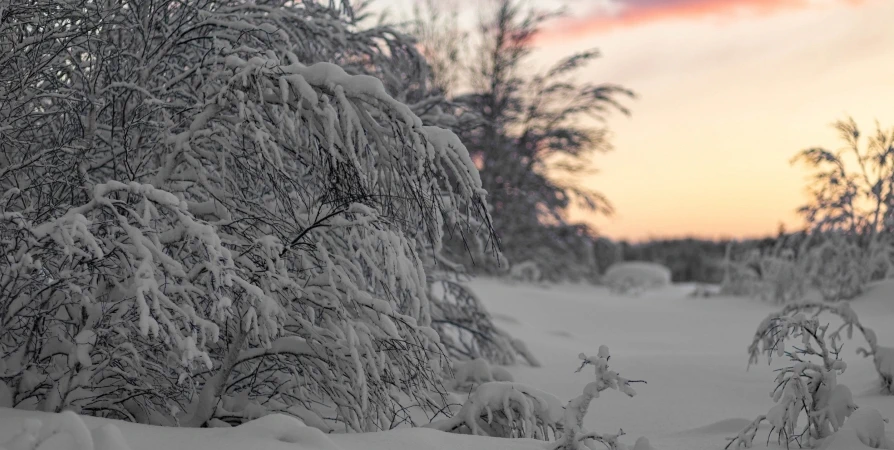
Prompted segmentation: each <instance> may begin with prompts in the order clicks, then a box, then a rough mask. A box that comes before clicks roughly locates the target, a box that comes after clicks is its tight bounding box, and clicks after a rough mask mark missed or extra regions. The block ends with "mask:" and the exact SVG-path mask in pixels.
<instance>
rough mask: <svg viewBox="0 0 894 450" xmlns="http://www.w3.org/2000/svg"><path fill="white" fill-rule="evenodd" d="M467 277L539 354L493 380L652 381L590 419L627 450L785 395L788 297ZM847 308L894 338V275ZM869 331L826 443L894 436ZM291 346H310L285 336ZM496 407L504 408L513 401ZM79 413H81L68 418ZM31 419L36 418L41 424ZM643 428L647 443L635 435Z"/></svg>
mask: <svg viewBox="0 0 894 450" xmlns="http://www.w3.org/2000/svg"><path fill="white" fill-rule="evenodd" d="M470 285H471V287H472V288H473V289H474V290H475V292H476V294H478V295H479V296H480V298H481V300H482V301H483V302H484V303H485V305H486V306H487V307H488V308H489V309H490V310H491V311H493V312H494V320H495V322H496V323H497V325H499V326H500V327H501V328H504V329H505V330H506V331H507V332H509V333H511V334H512V335H513V336H515V337H517V338H519V339H520V340H522V341H525V342H527V344H528V347H529V349H530V351H531V352H532V353H533V354H534V355H536V356H537V358H538V359H539V360H540V362H541V363H542V367H529V366H527V365H516V366H510V367H501V369H505V370H508V372H509V373H511V375H512V377H513V378H514V380H515V381H514V382H513V383H506V382H492V381H491V383H494V384H493V387H492V388H488V390H491V391H493V392H497V394H500V395H503V394H505V392H506V390H507V389H509V388H510V386H517V385H525V386H530V387H532V388H536V389H537V391H536V392H535V391H528V393H529V394H535V395H533V396H525V397H524V398H525V400H524V401H525V403H526V404H527V405H528V406H530V407H533V408H540V412H541V413H542V414H543V415H544V416H546V417H549V416H555V415H556V414H558V413H559V411H557V410H556V407H557V406H556V405H562V406H565V404H566V403H567V402H568V401H569V400H571V399H574V398H575V397H577V396H579V395H580V393H581V391H582V390H583V388H584V387H585V386H586V385H587V383H588V382H590V381H592V379H593V375H592V372H590V371H589V370H583V371H581V372H579V373H575V371H574V369H575V368H577V367H578V366H579V365H580V362H581V360H580V359H579V354H580V353H581V352H585V353H586V354H587V355H592V354H597V356H596V357H598V356H599V354H598V353H599V348H600V347H599V346H600V345H606V346H608V347H610V348H611V354H612V358H611V368H612V370H615V371H617V372H619V373H620V374H621V375H622V376H626V377H628V378H638V379H639V378H641V379H645V380H646V381H647V382H648V384H639V385H637V386H636V390H637V392H638V395H637V396H636V397H633V398H630V397H627V396H625V395H616V394H617V393H613V394H614V395H601V396H599V397H598V398H594V399H593V401H592V404H591V405H590V407H589V411H588V414H587V415H586V416H585V418H584V421H583V425H584V426H585V427H586V428H587V429H588V430H594V431H597V432H615V431H616V430H619V429H623V430H624V432H625V434H626V435H625V436H622V437H621V438H620V440H621V441H622V442H624V443H626V444H627V446H628V447H629V448H635V449H648V448H654V449H657V450H698V449H722V448H723V447H724V445H726V443H727V442H728V441H727V440H726V438H728V437H732V436H735V435H736V434H737V433H738V432H739V431H740V430H742V429H743V428H744V427H745V426H747V425H748V424H749V423H751V421H752V419H753V418H754V417H756V416H757V415H759V414H765V413H767V411H768V410H769V409H770V408H771V407H772V406H773V404H774V402H773V399H772V398H771V397H770V395H769V393H770V391H771V390H772V387H773V386H774V384H773V379H774V377H775V375H776V374H775V372H774V371H773V369H774V368H775V367H778V366H779V365H781V364H784V363H785V361H777V360H774V362H773V363H772V365H769V366H768V365H766V364H765V363H764V360H762V361H761V364H757V365H753V366H752V367H751V368H750V370H747V371H746V366H747V363H748V353H747V351H746V349H747V346H748V343H749V342H750V340H751V338H752V336H753V334H754V330H755V329H756V328H757V326H758V325H759V324H760V323H761V321H762V320H764V318H766V317H767V316H768V315H769V314H770V313H773V312H776V311H778V309H779V308H778V306H777V305H773V304H770V303H767V302H762V301H760V300H757V299H749V298H736V297H728V296H720V295H718V296H713V297H710V298H694V297H691V296H690V295H689V294H691V292H692V291H693V290H694V289H695V286H693V285H680V284H677V285H670V286H666V287H664V288H660V289H655V290H651V291H648V292H644V293H643V294H642V295H640V296H638V297H624V296H619V295H615V294H612V293H611V292H609V290H608V289H606V288H602V287H593V286H589V285H574V284H565V285H558V286H554V287H551V288H548V287H542V286H532V285H527V284H518V283H510V282H506V281H501V280H494V279H477V280H474V281H472V282H471V283H470ZM850 305H851V307H852V309H853V311H854V312H855V313H856V314H857V316H858V317H859V319H860V321H861V322H862V323H863V325H865V326H867V327H870V328H872V329H874V330H875V333H876V335H877V338H878V344H879V345H886V344H887V345H888V346H891V345H892V344H894V327H891V326H890V324H891V323H894V282H884V283H876V284H873V285H870V286H869V287H868V288H867V290H866V292H864V293H863V294H862V295H861V296H859V297H857V298H856V299H854V300H853V301H852V302H851V304H850ZM822 317H824V316H822ZM822 317H821V318H822ZM88 337H89V336H87V335H86V334H85V336H84V339H81V342H84V343H88V342H89V341H90V339H87V338H88ZM861 339H862V338H861V337H860V336H859V333H854V336H853V338H852V339H846V338H845V339H843V341H842V343H843V344H844V348H843V350H842V352H841V357H842V359H843V360H844V361H845V362H847V371H846V372H845V373H843V374H840V375H838V382H839V383H841V384H842V385H846V386H848V387H849V388H850V389H849V390H850V391H851V393H852V400H853V402H854V403H856V404H857V405H859V406H860V409H858V410H857V411H855V412H853V413H852V415H851V417H850V418H849V419H848V420H847V421H846V422H845V424H844V426H843V427H842V429H841V430H840V431H838V432H837V433H836V434H834V435H833V436H832V437H830V438H828V439H827V440H826V441H825V442H824V443H823V444H822V446H821V447H820V448H823V449H826V450H864V449H867V448H873V447H872V446H867V444H865V442H869V443H870V444H871V443H873V442H876V443H877V442H880V440H879V439H880V437H881V436H880V435H879V431H880V428H879V427H880V426H881V427H882V428H881V429H882V430H883V431H884V433H885V435H884V438H885V439H887V441H882V442H890V441H891V440H894V428H892V427H891V426H890V425H888V424H885V423H884V422H881V423H880V420H881V418H884V417H887V418H894V397H892V396H885V395H882V394H881V393H880V391H879V387H878V373H877V371H876V368H875V366H874V363H873V361H872V360H871V359H869V358H862V357H860V356H858V355H857V354H856V352H855V349H856V348H857V347H860V346H865V345H866V343H865V342H863V341H862V340H861ZM293 344H299V343H289V344H288V345H289V346H290V347H291V346H292V345H293ZM276 345H286V343H285V342H284V341H283V342H282V343H280V342H277V343H276ZM298 347H300V345H299V346H298ZM596 357H593V356H591V357H589V359H593V358H596ZM467 364H468V363H467ZM475 364H478V367H474V370H473V367H471V366H470V367H469V368H468V369H469V370H468V372H469V375H468V377H469V378H472V379H474V378H475V377H476V376H477V377H478V378H479V379H481V381H485V380H486V379H487V376H486V372H484V371H483V367H481V365H480V364H479V363H475ZM494 367H495V366H490V367H489V368H490V370H491V373H490V376H491V378H496V377H495V376H494V373H493V369H494ZM487 382H488V381H485V383H487ZM0 391H2V389H0ZM497 394H493V395H494V396H497ZM844 394H845V393H844V391H843V390H842V394H841V395H842V396H844V397H847V396H846V395H844ZM489 395H490V394H489ZM0 396H2V395H0ZM547 396H548V397H547ZM547 399H550V400H547ZM553 399H555V400H553ZM488 403H489V402H488ZM492 406H493V407H494V408H503V406H504V405H503V404H494V405H492ZM874 410H877V412H878V415H876V413H875V412H873V411H874ZM68 416H69V419H68V420H69V421H70V418H71V415H68ZM50 417H53V416H52V415H50V414H46V413H38V412H33V411H23V410H13V409H3V408H0V448H3V447H4V445H5V447H6V448H5V450H18V449H19V448H41V447H34V446H31V447H28V446H25V447H13V446H11V445H10V442H11V441H13V440H15V439H18V438H19V437H22V436H23V437H22V439H23V441H27V440H28V439H27V437H28V436H39V435H40V434H41V432H40V427H41V426H42V425H44V424H46V423H49V422H50ZM29 419H30V420H32V421H33V420H34V419H37V420H39V421H40V422H41V424H39V426H38V427H37V429H34V430H32V432H31V434H30V435H29V434H27V431H28V430H26V429H25V428H26V427H28V426H29V425H28V423H27V420H29ZM82 423H83V424H84V426H85V427H86V429H88V430H89V436H90V437H91V439H92V441H93V444H92V445H93V447H92V448H95V449H96V450H106V448H115V449H118V450H120V449H125V450H157V449H160V448H164V449H167V448H170V449H187V448H188V449H190V450H206V449H207V450H229V449H233V450H241V449H246V448H263V449H271V450H274V449H291V450H296V449H297V450H302V449H342V450H354V449H356V450H361V449H363V450H386V449H398V450H400V449H414V450H416V449H421V450H448V449H456V448H463V449H496V450H504V449H505V450H528V449H531V450H533V449H538V450H543V448H545V447H544V442H543V441H536V440H530V439H497V438H488V437H480V436H468V435H455V434H448V433H444V432H441V431H438V430H433V429H398V430H392V431H385V432H375V433H364V434H324V433H321V432H318V431H315V430H314V429H312V428H305V427H303V425H302V422H301V421H299V420H297V419H294V418H291V417H286V416H279V415H275V416H267V417H263V418H261V419H257V420H255V421H253V422H249V423H248V424H245V425H242V426H239V427H235V428H220V429H184V428H160V427H153V426H145V425H136V424H131V423H125V422H120V421H113V420H104V419H96V418H91V417H84V418H83V419H82ZM886 425H887V426H886ZM30 426H31V427H34V422H31V425H30ZM23 431H25V432H26V433H24V434H23ZM57 431H58V433H57V434H60V435H63V436H69V435H70V436H71V438H66V439H62V440H61V441H60V439H61V436H60V437H57V438H54V439H56V441H57V443H60V444H61V443H63V442H64V443H65V444H66V445H68V446H67V447H58V448H60V449H65V450H69V449H71V450H81V448H79V447H77V446H76V445H82V444H83V445H85V446H86V444H87V443H89V442H88V441H87V439H86V437H87V435H85V434H83V429H81V428H79V426H77V424H76V423H73V422H71V421H70V423H68V424H67V425H65V426H59V427H58V428H57ZM769 431H770V427H769V426H767V425H763V426H761V427H760V428H759V430H758V431H757V434H756V437H755V441H754V448H769V449H772V450H778V449H783V448H785V446H784V445H779V444H777V443H776V441H775V437H774V439H771V440H770V442H769V446H767V444H766V442H767V435H768V433H769ZM76 436H80V437H79V438H76ZM640 436H644V437H646V439H641V440H638V438H639V437H640ZM122 440H124V441H126V444H123V443H122ZM48 442H49V441H48ZM107 442H118V443H119V444H121V445H120V446H115V445H112V444H105V443H107ZM634 442H637V444H634ZM25 443H26V444H27V442H25ZM16 445H18V444H16ZM125 445H126V446H127V447H125ZM885 445H889V444H885ZM104 447H105V448H104ZM128 447H129V448H128ZM793 448H794V447H793ZM881 448H884V446H882V447H881ZM890 448H891V447H889V449H890ZM46 450H49V448H47V449H46ZM53 450H55V448H54V449H53Z"/></svg>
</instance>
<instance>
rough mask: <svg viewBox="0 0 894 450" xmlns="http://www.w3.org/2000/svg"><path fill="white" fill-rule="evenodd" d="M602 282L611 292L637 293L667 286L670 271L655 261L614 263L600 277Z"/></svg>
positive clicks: (669, 280)
mask: <svg viewBox="0 0 894 450" xmlns="http://www.w3.org/2000/svg"><path fill="white" fill-rule="evenodd" d="M602 282H603V284H605V285H606V286H608V288H609V289H610V290H611V291H612V292H616V293H620V294H625V293H638V292H642V291H644V290H647V289H655V288H660V287H664V286H669V285H670V283H671V272H670V269H668V268H667V267H664V266H662V265H661V264H657V263H650V262H641V261H630V262H620V263H615V264H613V265H612V266H611V267H609V268H608V270H606V271H605V275H603V277H602Z"/></svg>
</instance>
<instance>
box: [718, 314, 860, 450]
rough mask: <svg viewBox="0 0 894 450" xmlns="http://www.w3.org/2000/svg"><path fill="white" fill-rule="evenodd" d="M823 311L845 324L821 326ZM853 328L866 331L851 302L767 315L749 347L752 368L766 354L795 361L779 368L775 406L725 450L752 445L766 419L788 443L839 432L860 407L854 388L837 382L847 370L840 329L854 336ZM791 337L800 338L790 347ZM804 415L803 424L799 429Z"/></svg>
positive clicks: (818, 439) (802, 442) (813, 440)
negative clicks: (833, 327)
mask: <svg viewBox="0 0 894 450" xmlns="http://www.w3.org/2000/svg"><path fill="white" fill-rule="evenodd" d="M824 312H825V313H830V314H833V315H836V316H838V317H839V318H840V319H841V321H842V323H841V325H840V326H838V327H837V328H835V329H833V330H832V331H830V329H829V326H830V325H829V324H828V323H827V324H826V325H822V326H821V325H820V324H819V318H818V317H819V315H820V314H821V313H824ZM854 328H857V329H858V330H860V331H862V329H863V327H862V325H860V322H859V321H858V319H857V315H856V313H854V311H853V309H851V308H850V305H848V304H847V303H839V304H834V305H833V304H829V303H802V304H793V305H789V306H786V307H785V308H783V309H782V310H781V311H779V312H777V313H774V314H771V315H769V316H768V317H767V318H766V319H764V320H763V322H761V324H760V326H758V328H757V331H756V332H755V335H754V340H753V341H752V343H751V345H750V346H749V347H748V353H749V360H748V364H749V366H751V365H752V364H756V363H757V362H758V360H759V359H760V357H761V355H765V356H766V357H767V360H768V363H769V362H770V361H771V360H772V358H773V356H774V355H775V356H778V357H782V356H785V357H787V358H788V360H789V363H790V365H788V366H786V367H784V368H782V369H779V370H777V373H778V374H777V376H776V387H775V388H774V389H773V391H772V392H771V395H772V397H773V400H774V401H775V402H776V406H774V407H773V408H771V409H770V411H769V412H768V413H767V414H766V415H761V416H758V417H757V419H755V420H754V422H752V423H751V424H750V425H749V426H748V427H746V428H745V429H743V430H742V431H741V432H740V433H739V434H738V436H736V437H734V438H731V439H730V442H729V443H728V444H727V446H726V448H729V447H730V446H733V445H735V447H736V448H742V447H751V445H752V442H753V440H754V437H755V434H756V433H757V430H758V427H759V425H760V424H761V422H763V421H764V420H766V421H767V422H769V423H770V425H771V426H772V427H773V428H772V429H771V431H770V433H771V434H772V433H773V431H776V433H777V440H778V441H779V442H780V443H784V444H785V445H786V446H788V445H789V444H791V443H797V444H799V445H801V446H805V445H806V446H814V445H816V444H818V443H819V442H821V440H822V439H825V438H827V437H829V436H830V435H831V434H832V432H833V431H838V429H840V428H841V426H842V425H843V424H844V423H845V420H846V419H847V417H848V416H850V415H851V413H852V412H853V411H854V410H855V409H856V408H857V406H856V405H855V404H854V402H853V396H852V395H851V391H850V389H848V387H847V386H845V385H843V384H839V383H838V381H837V375H838V374H840V373H842V372H844V370H845V369H846V368H847V365H846V364H845V362H844V361H842V360H841V359H840V358H839V352H840V351H841V348H842V344H841V340H842V336H841V332H842V331H846V333H847V334H846V335H847V337H848V338H850V337H852V336H853V330H854ZM790 338H791V339H796V340H798V341H799V342H798V343H797V344H794V345H792V344H790V346H789V347H787V346H786V342H787V341H788V340H789V339H790ZM802 414H803V416H804V422H803V428H802V429H800V430H798V429H796V427H798V426H799V418H801V416H802Z"/></svg>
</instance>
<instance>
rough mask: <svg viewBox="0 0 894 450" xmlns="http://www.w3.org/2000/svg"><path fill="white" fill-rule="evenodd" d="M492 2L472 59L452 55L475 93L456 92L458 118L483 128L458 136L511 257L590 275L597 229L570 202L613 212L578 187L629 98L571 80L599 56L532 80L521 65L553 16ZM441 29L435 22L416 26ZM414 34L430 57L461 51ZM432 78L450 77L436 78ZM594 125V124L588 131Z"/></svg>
mask: <svg viewBox="0 0 894 450" xmlns="http://www.w3.org/2000/svg"><path fill="white" fill-rule="evenodd" d="M494 6H495V10H494V11H493V13H492V14H491V15H489V16H485V17H483V18H482V19H481V23H480V25H479V28H478V30H477V34H476V35H475V40H476V42H478V44H477V46H476V47H475V48H474V49H472V50H471V53H470V55H469V56H468V57H466V58H453V59H452V60H455V61H456V62H457V63H465V65H466V72H467V74H468V79H467V80H466V84H467V85H468V86H469V87H470V92H466V93H462V94H459V93H457V94H456V95H454V96H453V98H452V100H453V102H454V103H455V104H456V109H455V110H454V114H455V115H457V116H460V117H462V116H464V115H466V114H468V113H473V114H475V115H477V116H479V117H480V118H481V122H480V125H479V126H476V127H466V128H464V129H455V131H457V133H458V134H459V135H460V136H461V138H462V140H463V142H465V143H466V146H467V148H469V151H470V154H471V156H472V158H473V160H474V161H475V162H476V164H477V165H478V167H479V168H480V170H481V174H482V175H481V176H482V185H483V186H484V188H485V189H486V190H487V192H488V199H489V203H490V205H491V207H492V210H491V213H492V215H493V217H494V224H495V227H496V229H497V230H498V233H499V236H500V239H501V243H502V246H503V249H504V253H505V255H506V257H507V258H508V259H509V261H510V262H511V263H513V264H517V263H524V262H526V261H533V262H535V263H537V264H538V265H540V266H541V267H540V270H541V273H543V274H544V275H545V276H546V277H547V278H549V279H559V278H576V277H584V276H587V277H589V276H593V275H595V266H596V265H595V263H594V261H593V248H592V241H593V239H594V237H595V236H594V234H595V232H594V230H593V229H592V228H591V227H589V226H588V225H586V224H582V223H571V222H570V221H569V219H568V211H569V209H570V208H571V207H572V206H573V205H577V206H579V207H583V208H585V209H588V210H591V211H595V212H598V213H605V214H608V213H610V212H611V211H612V208H611V205H610V203H609V202H608V201H607V199H606V198H605V197H604V196H603V195H601V194H600V193H598V192H596V191H593V190H589V189H585V188H582V187H581V186H580V178H581V177H582V176H584V175H587V174H591V173H592V172H593V171H592V166H591V157H592V155H593V153H594V152H595V151H602V150H608V149H609V148H610V145H609V142H608V133H607V130H606V128H604V126H602V123H603V122H604V120H605V117H606V115H607V114H609V113H610V112H613V111H620V112H622V113H624V114H627V113H628V110H627V109H626V108H625V107H624V106H623V105H622V104H621V103H620V101H619V100H620V99H621V98H624V97H627V98H629V97H633V93H632V92H631V91H629V90H627V89H625V88H623V87H620V86H617V85H613V84H598V85H597V84H592V83H580V82H577V81H575V80H574V79H573V75H574V73H575V72H576V71H577V70H579V69H580V68H582V67H584V66H585V65H586V64H588V63H589V62H591V61H592V60H594V59H595V58H597V57H598V56H599V54H598V52H597V51H595V50H590V51H586V52H583V53H579V54H575V55H572V56H570V57H568V58H565V59H563V60H562V61H560V62H559V63H557V64H556V65H555V66H553V67H552V68H550V69H549V70H547V71H546V72H544V73H540V74H536V75H534V76H528V75H527V73H525V71H524V70H523V64H524V62H525V59H526V57H527V56H529V54H530V53H531V51H532V49H533V38H534V37H535V36H536V34H537V33H538V31H539V29H540V26H541V25H542V24H543V22H544V21H546V20H548V19H550V18H552V17H555V16H556V14H554V13H546V12H540V11H536V10H524V9H523V8H522V6H521V5H520V4H519V3H518V2H516V1H514V0H500V1H498V2H495V3H494ZM438 25H439V24H438V23H437V22H436V21H429V22H428V23H424V24H423V25H422V26H420V27H419V28H420V29H421V30H431V29H432V28H434V27H437V26H438ZM445 33H447V34H455V32H450V31H446V32H445ZM416 35H417V36H420V37H421V39H422V42H423V47H425V48H427V49H429V51H431V52H437V51H439V50H440V51H441V54H445V53H446V54H450V55H453V54H455V53H456V52H457V51H458V50H457V49H456V48H455V47H453V46H451V45H450V44H441V46H438V42H437V40H435V39H433V38H432V36H437V35H438V34H437V33H436V32H425V33H421V32H417V33H416ZM427 44H428V45H427ZM442 59H446V57H442ZM434 77H435V79H440V80H444V79H449V77H448V76H442V75H439V74H437V73H435V75H434ZM457 84H458V85H457V86H456V87H453V88H450V89H447V91H448V92H459V91H460V90H461V89H460V88H461V87H463V84H462V83H457ZM594 122H595V123H597V124H598V125H589V124H590V123H594Z"/></svg>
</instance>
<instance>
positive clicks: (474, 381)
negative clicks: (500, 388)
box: [452, 358, 515, 389]
mask: <svg viewBox="0 0 894 450" xmlns="http://www.w3.org/2000/svg"><path fill="white" fill-rule="evenodd" d="M454 366H455V367H454V369H455V370H454V374H453V378H454V381H453V386H452V388H453V389H465V388H468V387H471V386H475V385H479V384H482V383H487V382H490V381H515V380H514V379H513V378H512V374H511V373H509V371H508V370H506V369H505V368H503V367H500V366H496V365H491V364H489V363H488V362H487V360H485V359H484V358H477V359H473V360H471V361H464V362H457V363H455V364H454Z"/></svg>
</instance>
